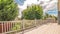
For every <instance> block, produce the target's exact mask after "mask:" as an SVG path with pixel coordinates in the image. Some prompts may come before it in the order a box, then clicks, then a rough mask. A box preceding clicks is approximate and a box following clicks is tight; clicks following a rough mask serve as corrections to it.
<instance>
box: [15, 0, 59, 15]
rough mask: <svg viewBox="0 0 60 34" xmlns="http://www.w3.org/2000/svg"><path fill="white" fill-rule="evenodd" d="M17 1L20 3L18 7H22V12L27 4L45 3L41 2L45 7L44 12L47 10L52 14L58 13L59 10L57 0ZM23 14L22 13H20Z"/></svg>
mask: <svg viewBox="0 0 60 34" xmlns="http://www.w3.org/2000/svg"><path fill="white" fill-rule="evenodd" d="M15 2H16V3H17V4H18V7H19V8H20V10H19V12H20V13H21V12H22V10H24V9H26V8H27V5H31V4H32V3H33V4H40V3H42V2H43V4H40V5H41V6H42V7H45V8H43V11H44V13H45V12H47V13H48V14H50V15H55V16H57V15H58V10H57V2H58V1H57V0H52V1H50V0H39V1H37V0H15ZM20 15H21V14H20Z"/></svg>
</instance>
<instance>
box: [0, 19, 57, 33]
mask: <svg viewBox="0 0 60 34" xmlns="http://www.w3.org/2000/svg"><path fill="white" fill-rule="evenodd" d="M55 22H57V21H55V20H51V19H50V20H21V21H0V33H1V34H6V33H11V32H16V31H23V30H26V29H29V28H32V27H35V26H39V25H41V24H46V23H55Z"/></svg>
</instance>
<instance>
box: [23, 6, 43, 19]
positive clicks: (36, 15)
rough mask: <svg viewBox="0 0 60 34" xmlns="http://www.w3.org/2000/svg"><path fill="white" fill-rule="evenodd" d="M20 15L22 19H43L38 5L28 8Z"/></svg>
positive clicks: (41, 10)
mask: <svg viewBox="0 0 60 34" xmlns="http://www.w3.org/2000/svg"><path fill="white" fill-rule="evenodd" d="M22 15H23V16H22V17H23V18H24V19H31V20H33V19H41V18H42V17H43V9H42V7H41V6H40V5H32V6H28V7H27V9H25V10H24V11H23V12H22Z"/></svg>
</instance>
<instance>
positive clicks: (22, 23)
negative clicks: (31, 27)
mask: <svg viewBox="0 0 60 34" xmlns="http://www.w3.org/2000/svg"><path fill="white" fill-rule="evenodd" d="M22 34H24V19H23V20H22Z"/></svg>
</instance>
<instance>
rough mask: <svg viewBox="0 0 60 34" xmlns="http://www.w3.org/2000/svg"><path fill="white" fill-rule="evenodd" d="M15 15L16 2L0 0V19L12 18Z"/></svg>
mask: <svg viewBox="0 0 60 34" xmlns="http://www.w3.org/2000/svg"><path fill="white" fill-rule="evenodd" d="M17 15H18V8H17V4H16V3H15V2H14V1H13V0H0V21H9V20H14V19H15V17H16V16H17Z"/></svg>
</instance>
